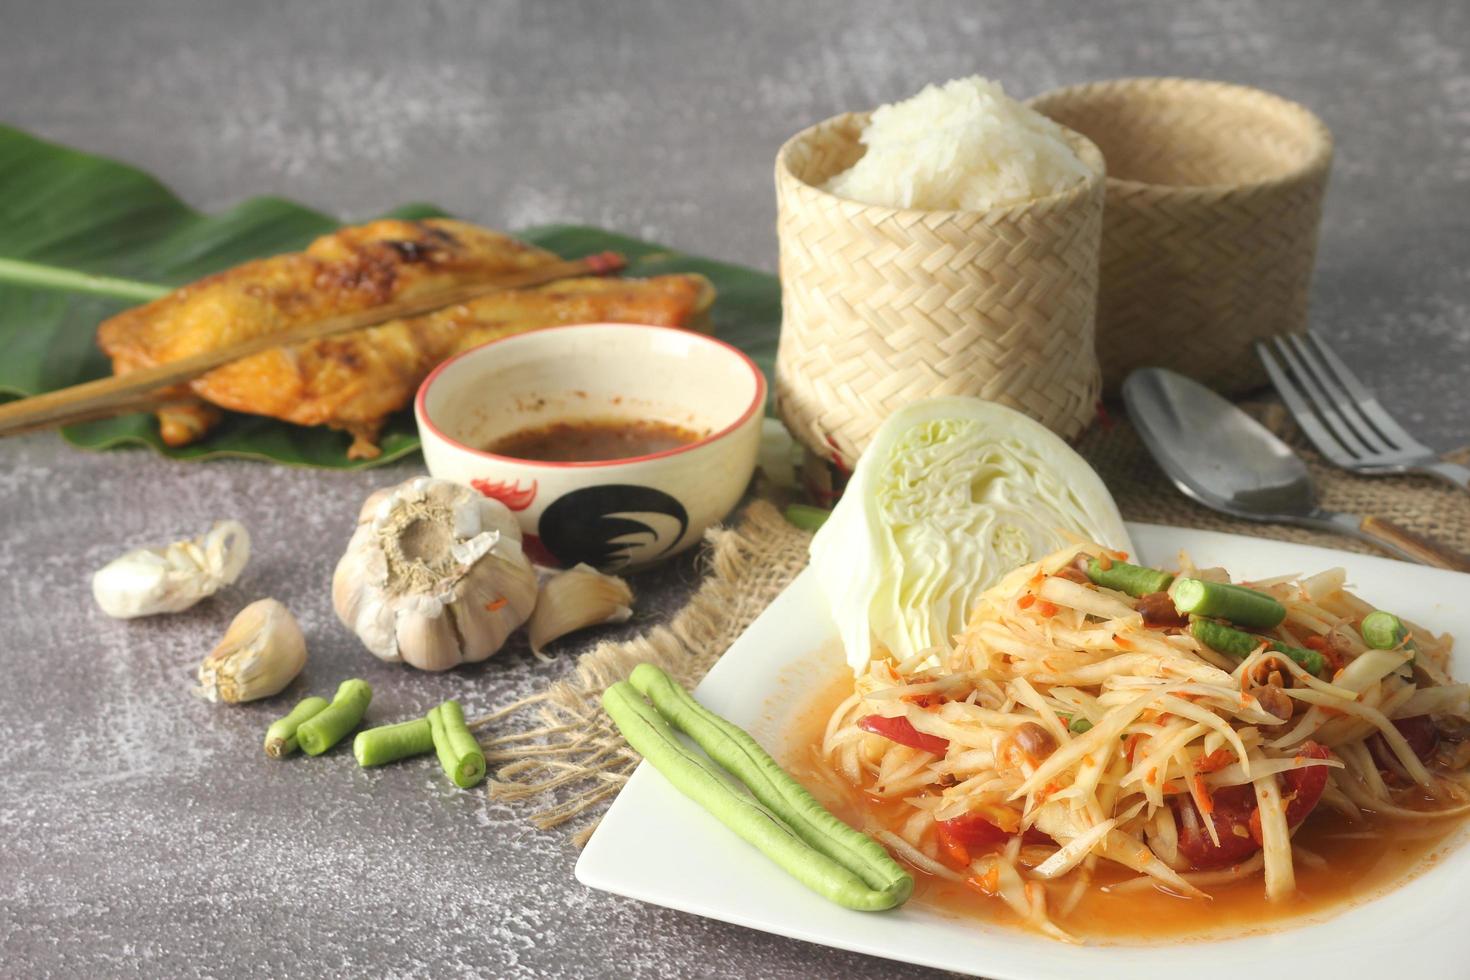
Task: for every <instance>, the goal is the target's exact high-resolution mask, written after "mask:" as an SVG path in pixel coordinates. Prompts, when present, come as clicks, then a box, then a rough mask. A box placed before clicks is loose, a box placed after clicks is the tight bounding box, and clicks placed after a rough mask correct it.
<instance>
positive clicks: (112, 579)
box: [92, 521, 250, 619]
mask: <svg viewBox="0 0 1470 980" xmlns="http://www.w3.org/2000/svg"><path fill="white" fill-rule="evenodd" d="M249 560H250V535H249V533H247V532H246V530H245V528H244V526H243V525H241V524H240V522H239V521H218V522H216V523H215V525H214V526H213V527H211V528H210V529H209V530H208V531H206V532H205V533H204V534H201V535H200V536H199V537H197V538H190V539H188V540H187V541H175V542H174V543H173V544H171V545H168V546H167V547H163V548H139V549H137V550H135V551H130V552H128V553H127V554H125V555H123V556H122V557H121V558H117V559H115V560H113V561H111V562H108V563H107V564H106V565H104V566H103V567H102V568H100V569H98V570H97V573H96V574H95V575H93V576H92V595H93V596H94V597H95V598H96V599H97V605H99V606H101V607H102V611H103V612H105V613H107V615H109V616H112V617H114V618H116V619H132V618H134V617H136V616H152V615H153V614H155V613H175V612H182V611H184V610H185V609H188V608H189V607H190V606H192V605H194V604H195V603H196V602H198V601H199V600H200V599H203V598H205V597H206V596H211V595H214V594H215V593H216V592H218V591H219V590H220V589H222V588H224V587H225V586H227V585H229V584H231V583H232V582H234V581H235V579H237V578H239V577H240V573H241V572H242V571H244V570H245V563H246V562H248V561H249Z"/></svg>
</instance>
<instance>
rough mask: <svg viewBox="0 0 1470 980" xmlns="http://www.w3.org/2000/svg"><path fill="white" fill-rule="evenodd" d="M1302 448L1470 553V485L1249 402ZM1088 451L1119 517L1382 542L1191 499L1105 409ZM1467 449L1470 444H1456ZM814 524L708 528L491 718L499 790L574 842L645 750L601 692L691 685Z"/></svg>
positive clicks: (776, 519) (747, 514)
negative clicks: (1345, 458) (662, 676)
mask: <svg viewBox="0 0 1470 980" xmlns="http://www.w3.org/2000/svg"><path fill="white" fill-rule="evenodd" d="M1245 407H1246V408H1247V410H1249V411H1250V412H1251V413H1252V414H1254V415H1255V416H1256V417H1257V418H1260V419H1261V420H1262V421H1264V422H1265V423H1266V424H1267V426H1269V427H1270V428H1272V429H1273V430H1275V431H1276V432H1278V433H1280V434H1281V435H1282V436H1284V437H1285V438H1286V439H1287V440H1288V441H1289V442H1291V443H1292V444H1293V445H1294V446H1295V447H1296V448H1297V449H1298V450H1299V451H1300V452H1301V453H1302V456H1303V457H1304V458H1306V460H1307V462H1308V465H1309V466H1310V467H1311V470H1312V477H1313V479H1314V480H1315V481H1316V483H1317V488H1318V492H1319V494H1320V496H1321V500H1322V503H1323V505H1324V506H1326V507H1329V508H1332V509H1336V510H1344V511H1348V512H1351V513H1356V514H1375V515H1377V516H1379V517H1386V518H1389V519H1390V520H1393V521H1396V522H1398V523H1400V524H1403V525H1405V526H1406V527H1408V528H1409V529H1410V530H1413V531H1418V532H1419V533H1421V534H1424V535H1427V536H1430V537H1433V538H1435V539H1437V540H1439V541H1442V542H1443V543H1445V544H1447V545H1450V546H1451V547H1454V548H1458V549H1459V550H1461V551H1464V552H1470V494H1466V493H1464V492H1462V491H1460V490H1456V489H1454V488H1453V487H1450V486H1448V485H1446V484H1444V483H1440V482H1439V481H1437V480H1433V479H1430V478H1428V477H1417V476H1409V477H1359V476H1353V475H1351V474H1348V473H1345V472H1343V471H1341V470H1338V469H1335V468H1333V467H1331V466H1329V465H1326V464H1324V463H1323V462H1322V460H1321V459H1320V457H1318V456H1317V455H1316V454H1315V453H1313V452H1312V451H1311V450H1309V449H1308V448H1307V447H1306V444H1305V443H1304V442H1303V441H1302V439H1301V437H1300V434H1299V433H1298V432H1296V430H1295V427H1294V426H1293V425H1292V424H1291V423H1290V421H1289V420H1288V419H1286V417H1285V415H1284V413H1283V411H1282V409H1281V407H1280V405H1279V404H1276V403H1274V402H1262V403H1255V404H1251V405H1247V406H1245ZM1077 449H1078V451H1079V452H1080V453H1081V454H1082V455H1083V456H1084V457H1086V458H1087V460H1088V462H1090V463H1091V464H1092V465H1093V466H1094V467H1095V468H1096V469H1097V471H1098V473H1099V474H1101V475H1102V478H1103V480H1104V481H1105V482H1106V483H1107V485H1108V488H1109V489H1110V490H1112V492H1113V496H1114V497H1115V498H1116V499H1117V501H1118V507H1119V508H1120V509H1121V510H1122V512H1123V516H1124V517H1125V518H1126V519H1128V520H1132V521H1146V522H1151V523H1156V524H1173V525H1178V526H1182V527H1194V528H1204V529H1208V530H1217V531H1234V532H1239V533H1246V534H1252V535H1257V536H1260V537H1265V538H1276V539H1279V540H1282V541H1299V542H1304V543H1308V544H1320V545H1325V546H1328V547H1333V548H1340V549H1344V550H1348V551H1362V552H1369V553H1372V552H1373V548H1372V547H1371V546H1368V545H1365V544H1362V543H1360V542H1358V541H1356V540H1354V539H1352V538H1346V537H1342V536H1339V535H1333V534H1328V533H1325V532H1321V531H1311V530H1304V529H1301V528H1294V527H1288V526H1286V525H1281V524H1255V523H1250V522H1246V521H1239V520H1236V519H1234V518H1231V517H1226V516H1224V515H1222V514H1217V513H1215V512H1214V511H1211V510H1207V509H1206V508H1204V507H1202V506H1200V505H1198V504H1196V503H1194V502H1193V501H1191V500H1189V499H1188V498H1186V497H1185V496H1183V495H1182V494H1181V493H1179V492H1178V491H1177V490H1176V489H1175V488H1174V486H1173V485H1172V484H1171V483H1169V481H1168V479H1167V478H1166V477H1165V476H1164V474H1163V472H1162V471H1161V470H1160V469H1159V468H1158V466H1157V465H1156V464H1155V463H1154V462H1153V459H1152V458H1151V457H1150V456H1149V454H1148V451H1147V450H1146V449H1145V448H1144V447H1143V444H1142V443H1141V442H1140V441H1139V439H1138V436H1137V434H1136V433H1135V432H1134V430H1133V428H1132V427H1131V426H1130V425H1129V424H1128V422H1127V421H1126V420H1125V419H1123V418H1122V417H1120V416H1116V415H1115V416H1114V417H1113V418H1111V419H1105V420H1102V421H1100V422H1098V423H1096V424H1094V425H1093V426H1092V427H1091V428H1090V429H1089V430H1088V431H1087V432H1085V433H1083V434H1082V436H1081V437H1080V438H1079V440H1078V442H1077ZM1456 455H1457V456H1460V457H1461V458H1463V457H1465V456H1467V455H1470V450H1461V451H1460V452H1459V453H1457V454H1456ZM808 540H809V535H807V534H806V533H804V532H802V531H799V530H797V529H796V528H794V527H792V526H791V525H790V524H788V523H787V522H786V521H785V520H784V519H783V518H782V516H781V513H780V511H779V510H778V509H777V508H776V507H775V506H774V505H773V504H772V503H771V502H769V501H767V500H763V499H757V500H755V501H753V502H752V503H750V504H749V505H748V506H747V507H746V508H745V509H744V510H743V511H742V512H741V513H740V514H739V515H738V517H737V518H736V520H735V521H734V522H733V523H732V524H731V525H730V526H727V527H721V528H715V529H712V530H711V531H709V533H708V535H707V539H706V542H705V553H704V557H703V563H704V571H705V574H704V579H703V581H702V583H701V584H700V586H699V588H698V590H697V591H696V592H695V594H694V596H693V598H691V599H690V601H689V603H688V605H686V606H685V607H684V608H683V609H682V610H680V611H679V612H678V613H677V614H675V616H674V617H673V619H672V620H671V621H670V622H669V623H668V624H667V625H663V626H658V627H656V628H654V629H653V630H651V631H649V632H647V633H645V634H643V635H642V636H640V637H638V638H636V639H633V640H631V641H627V642H621V643H604V644H602V645H600V646H598V647H595V648H594V649H592V650H591V651H589V652H588V653H586V654H584V655H583V656H582V657H581V658H580V659H579V660H578V662H577V666H576V668H575V669H574V670H573V672H572V674H571V675H570V676H569V677H568V678H566V679H564V680H561V681H558V682H556V683H554V684H552V685H551V686H550V687H548V688H547V689H546V690H545V691H543V692H541V693H539V694H536V695H533V696H531V697H529V698H525V699H523V700H520V701H517V702H515V703H514V704H510V705H507V706H505V707H504V708H502V709H501V710H499V711H497V712H495V713H494V714H493V715H491V716H489V717H487V718H485V719H483V721H482V723H481V725H477V727H481V726H483V727H482V730H487V731H489V732H494V733H497V734H495V735H494V737H489V738H485V739H483V740H482V744H484V745H485V747H486V758H487V760H488V761H489V763H490V765H491V766H492V767H496V771H495V774H494V778H493V779H491V780H490V781H489V792H490V795H491V796H492V797H493V798H496V799H501V800H521V801H527V803H528V818H529V819H530V820H531V821H532V822H533V823H534V824H535V825H536V826H538V827H540V828H542V829H549V828H552V827H558V826H562V825H566V824H569V823H570V824H571V826H573V827H575V828H576V832H575V833H573V834H572V838H571V839H572V840H573V841H575V842H576V843H578V844H581V843H583V842H585V841H586V839H587V837H588V836H590V834H591V832H592V829H593V827H594V826H595V820H596V818H597V816H598V815H600V814H601V813H602V811H603V810H604V809H605V807H606V805H607V803H608V802H609V801H610V800H611V799H612V797H613V796H615V795H617V792H618V790H619V789H621V788H622V786H623V783H624V782H626V781H627V778H628V775H629V774H630V773H631V772H632V770H633V767H634V766H635V765H636V764H637V762H638V756H637V754H636V753H634V752H633V750H632V749H630V748H629V747H628V746H627V744H626V743H624V742H623V740H622V738H621V736H619V735H618V732H617V730H616V729H615V728H614V727H613V725H612V723H611V722H610V721H609V720H608V718H607V716H606V715H605V714H604V713H603V711H602V708H601V706H600V704H599V702H598V698H599V697H600V695H601V693H602V691H603V690H604V689H605V688H606V687H607V686H608V685H610V684H612V683H613V682H614V681H617V680H621V679H622V678H624V677H626V676H627V674H628V672H629V671H630V670H632V668H633V667H634V666H635V665H636V664H638V663H640V662H642V661H645V660H647V661H652V662H654V663H656V664H658V665H659V666H661V667H663V668H664V669H665V670H667V671H669V672H670V673H671V674H672V675H673V676H675V677H677V678H678V679H679V681H680V682H682V683H683V684H685V685H686V686H691V687H692V686H693V685H694V684H696V683H697V682H698V681H699V679H700V678H702V677H703V676H704V674H705V672H706V671H708V670H709V668H710V667H711V666H713V665H714V662H715V661H716V660H718V659H719V657H720V655H721V654H723V653H724V652H725V650H726V649H727V648H728V647H729V646H730V644H731V643H733V642H734V641H735V638H736V637H738V636H739V635H740V634H741V633H742V632H744V630H745V628H746V627H747V626H749V625H750V623H751V621H752V620H754V619H755V618H756V617H757V616H758V615H760V613H761V611H762V610H764V609H765V608H766V606H767V605H768V604H769V603H770V602H771V600H772V599H774V598H775V597H776V596H777V595H778V594H779V593H780V592H781V590H782V589H784V588H786V586H787V585H788V584H789V583H790V582H791V580H792V579H793V578H795V577H796V574H797V573H798V572H800V571H801V570H802V568H803V567H804V566H805V565H806V549H807V542H808Z"/></svg>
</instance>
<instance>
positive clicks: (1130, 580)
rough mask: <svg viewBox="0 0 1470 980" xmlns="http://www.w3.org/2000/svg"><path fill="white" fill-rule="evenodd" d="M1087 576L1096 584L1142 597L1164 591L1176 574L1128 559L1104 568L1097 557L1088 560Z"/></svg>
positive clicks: (1136, 597) (1135, 596) (1138, 597)
mask: <svg viewBox="0 0 1470 980" xmlns="http://www.w3.org/2000/svg"><path fill="white" fill-rule="evenodd" d="M1087 577H1088V578H1090V579H1091V580H1092V582H1093V584H1094V585H1100V586H1102V587H1103V588H1105V589H1114V590H1115V591H1118V592H1126V593H1128V594H1129V595H1131V596H1133V597H1134V598H1135V599H1141V598H1143V597H1144V596H1146V595H1149V594H1150V593H1153V592H1163V591H1164V590H1165V589H1167V588H1168V587H1169V583H1171V582H1173V581H1174V576H1172V575H1170V574H1169V573H1168V572H1161V571H1159V570H1158V569H1157V568H1146V567H1144V566H1143V565H1130V564H1128V563H1127V562H1126V561H1115V562H1113V563H1112V565H1110V566H1109V567H1107V568H1103V567H1102V562H1100V561H1098V560H1097V559H1096V558H1093V559H1090V560H1089V561H1088V562H1087Z"/></svg>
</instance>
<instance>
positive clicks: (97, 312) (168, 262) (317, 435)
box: [0, 125, 781, 469]
mask: <svg viewBox="0 0 1470 980" xmlns="http://www.w3.org/2000/svg"><path fill="white" fill-rule="evenodd" d="M0 188H3V192H0V259H14V260H19V261H23V262H34V263H41V264H46V265H53V266H59V267H62V268H66V269H73V270H77V271H79V272H84V273H88V274H91V275H96V276H109V277H116V278H121V279H130V280H136V281H140V282H145V283H161V284H164V285H168V286H177V285H180V284H182V283H186V282H189V281H191V280H194V279H197V278H199V277H200V276H203V275H207V274H208V273H211V272H217V271H219V270H220V269H225V268H228V267H230V266H232V265H237V264H239V263H240V262H244V261H246V260H248V259H253V258H259V257H261V256H265V255H274V254H277V253H280V252H289V251H295V250H298V249H301V248H303V247H305V246H306V244H307V243H308V242H310V241H311V240H312V239H313V238H316V237H317V236H318V235H322V234H325V233H326V232H329V231H331V230H332V229H334V228H337V227H339V226H340V223H339V222H337V221H336V220H334V219H332V218H330V217H328V216H327V215H324V214H321V213H320V212H317V211H313V210H311V209H310V208H306V207H303V206H302V205H300V204H296V203H294V202H291V201H286V200H282V199H280V198H275V197H259V198H253V199H251V200H248V201H244V202H242V203H240V204H238V205H236V206H235V207H233V208H231V209H229V210H228V211H225V212H223V213H221V214H214V215H207V214H202V213H200V212H198V211H195V210H194V209H193V208H191V207H189V206H188V205H187V204H185V203H184V202H183V201H181V200H179V198H177V197H176V196H174V194H173V192H171V191H170V190H169V189H168V188H166V187H164V186H163V185H162V184H161V183H159V182H158V181H157V180H155V179H154V178H152V177H150V176H148V175H147V174H145V173H143V172H141V171H139V170H136V169H134V168H132V167H129V166H127V165H125V164H122V163H118V162H117V161H114V160H108V159H105V158H103V157H98V156H93V155H91V154H87V153H82V152H79V151H77V150H72V149H69V148H67V147H63V146H58V145H56V144H54V143H48V142H45V141H44V140H40V139H37V138H35V137H33V136H31V135H29V134H27V133H24V132H22V131H21V130H18V129H14V128H12V127H8V126H4V125H0ZM441 214H443V212H442V211H440V210H439V209H438V208H436V207H434V206H433V205H430V204H409V205H405V206H403V207H400V208H397V209H395V210H393V211H390V212H388V213H387V215H386V216H392V217H404V218H422V217H432V216H435V215H441ZM518 234H519V235H520V236H521V237H522V238H525V239H526V240H527V241H530V242H532V243H534V244H536V245H540V246H541V247H543V248H546V249H549V250H551V251H553V252H556V253H558V254H560V255H562V256H564V257H566V258H579V257H581V256H583V255H588V254H591V253H593V252H600V251H604V250H607V249H612V250H615V251H619V252H622V253H623V254H624V255H626V256H627V257H628V259H629V268H628V271H627V273H626V274H627V275H630V276H652V275H662V274H665V273H673V272H698V273H702V274H703V275H705V276H707V277H709V279H710V281H711V282H713V283H714V285H715V289H716V290H717V291H718V294H719V295H718V298H717V299H716V301H715V306H714V310H713V311H712V318H713V321H714V325H715V333H716V334H717V335H718V336H719V337H721V338H722V339H724V340H726V341H728V342H729V343H732V344H734V345H735V346H736V347H739V348H740V349H742V350H744V351H745V352H746V353H748V354H750V355H751V357H753V358H754V359H755V361H756V363H757V364H759V365H760V366H761V369H762V370H764V371H765V372H766V376H767V377H770V376H771V368H772V365H773V364H774V362H775V354H776V335H777V329H778V326H779V324H780V320H781V296H780V287H779V285H778V283H777V280H776V277H775V276H772V275H768V274H766V273H763V272H756V271H754V270H752V269H746V268H743V267H741V266H735V265H729V264H727V263H723V262H715V261H712V260H710V259H702V258H698V257H696V256H690V255H683V254H680V253H678V252H674V251H672V250H670V249H667V248H665V247H663V246H661V245H656V244H654V243H652V242H645V241H640V240H638V239H636V238H628V237H626V236H623V235H618V234H615V233H613V232H608V231H603V230H601V229H598V228H587V227H580V226H573V225H550V226H545V227H540V228H532V229H528V230H526V231H524V232H519V233H518ZM129 305H131V304H130V303H129V302H128V301H126V300H119V299H113V298H108V297H106V296H97V295H87V294H81V293H69V292H58V291H56V290H54V289H47V288H44V287H40V286H36V285H21V284H17V283H14V282H5V281H3V279H0V351H4V356H3V357H0V400H3V399H5V398H11V397H23V396H26V395H34V394H39V393H40V392H43V391H50V390H52V389H55V388H62V387H65V386H67V385H73V384H77V383H79V382H82V381H87V380H90V379H92V378H97V377H102V376H104V375H106V374H108V373H110V370H111V368H110V366H109V364H108V362H107V359H106V358H105V357H104V356H103V355H102V352H101V351H100V350H98V349H97V346H96V343H95V342H94V336H95V334H96V329H97V324H98V323H100V322H101V321H102V320H104V319H106V318H107V317H109V316H112V315H113V314H115V313H117V312H119V311H120V310H123V309H125V308H126V307H127V306H129ZM63 434H64V435H65V437H66V439H67V440H68V441H69V442H71V443H72V444H73V445H77V446H81V447H84V448H87V449H110V448H114V447H120V446H139V445H141V446H148V447H151V448H152V449H154V450H156V451H157V452H160V453H163V454H164V455H166V456H172V457H174V458H175V459H212V458H218V457H224V456H232V457H246V458H252V459H261V460H270V461H273V462H277V463H284V464H288V465H295V466H317V467H327V468H332V469H357V468H360V467H366V466H375V465H380V464H382V463H386V462H390V461H392V460H395V459H398V458H400V457H402V456H404V455H407V454H408V453H411V452H414V451H415V450H417V449H418V445H419V441H418V435H417V433H416V432H415V431H414V423H413V414H412V412H411V411H407V410H405V411H403V412H400V413H398V414H397V415H395V416H394V417H393V418H391V419H389V420H388V424H387V425H386V426H385V427H384V430H383V435H382V441H381V445H382V449H383V454H382V455H381V456H379V457H378V458H377V459H374V460H349V459H348V458H347V446H348V443H349V441H350V440H349V438H348V437H347V436H346V435H344V434H343V433H340V432H334V431H332V430H330V429H326V428H323V427H316V428H305V427H302V426H296V425H291V424H290V423H287V422H279V421H276V420H274V419H268V418H264V417H261V416H254V415H238V414H234V413H227V414H226V416H225V420H224V422H223V423H221V424H220V425H219V426H218V427H217V428H215V429H214V430H213V431H211V432H210V434H209V435H208V437H207V438H205V439H204V440H202V441H201V442H199V443H197V444H195V445H192V446H185V447H183V448H181V449H173V448H170V447H168V446H165V445H164V444H163V442H162V440H160V439H159V437H158V427H157V425H156V423H155V422H154V420H153V418H152V416H147V415H129V416H123V417H120V418H115V419H105V420H102V421H98V422H88V423H85V424H82V425H75V426H71V427H68V428H67V429H65V430H64V432H63Z"/></svg>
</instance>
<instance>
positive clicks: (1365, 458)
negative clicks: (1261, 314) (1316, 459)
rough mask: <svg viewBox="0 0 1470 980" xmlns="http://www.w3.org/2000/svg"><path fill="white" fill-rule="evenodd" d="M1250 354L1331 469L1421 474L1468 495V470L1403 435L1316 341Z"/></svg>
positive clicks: (1277, 341) (1295, 340)
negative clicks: (1439, 480) (1454, 487)
mask: <svg viewBox="0 0 1470 980" xmlns="http://www.w3.org/2000/svg"><path fill="white" fill-rule="evenodd" d="M1273 350H1274V353H1273ZM1256 353H1257V354H1258V355H1260V358H1261V363H1262V364H1264V365H1265V367H1266V373H1267V374H1269V375H1270V376H1271V383H1272V384H1273V385H1275V386H1276V391H1277V392H1278V393H1280V395H1281V400H1282V401H1284V402H1285V403H1286V407H1287V409H1288V410H1289V411H1290V412H1291V414H1292V417H1293V418H1295V419H1296V424H1297V425H1299V426H1301V429H1302V432H1303V433H1305V434H1306V437H1307V438H1308V439H1309V440H1311V442H1312V445H1314V446H1316V447H1317V451H1318V452H1320V453H1321V454H1322V455H1323V456H1326V457H1327V458H1328V459H1329V460H1331V461H1332V462H1333V463H1335V464H1336V465H1338V466H1340V467H1342V468H1343V469H1345V470H1352V471H1353V472H1355V473H1367V474H1379V473H1426V474H1429V475H1430V476H1437V477H1439V478H1440V479H1441V480H1444V481H1446V482H1448V483H1453V484H1454V485H1455V486H1457V487H1459V488H1460V489H1462V490H1470V467H1465V466H1461V465H1460V464H1459V463H1452V462H1450V461H1449V460H1445V459H1441V458H1440V457H1439V456H1438V455H1437V454H1436V453H1435V452H1434V450H1432V449H1430V448H1429V447H1428V446H1426V445H1424V444H1423V443H1421V442H1419V440H1417V439H1415V438H1414V437H1413V436H1411V435H1409V433H1407V432H1405V431H1404V427H1403V426H1401V425H1399V424H1398V423H1397V422H1395V421H1394V419H1393V416H1392V415H1389V414H1388V412H1387V411H1386V410H1385V409H1384V408H1383V406H1382V405H1380V404H1379V403H1378V399H1377V398H1375V397H1374V396H1373V392H1371V391H1369V390H1368V388H1367V387H1366V386H1365V385H1364V384H1363V383H1362V382H1361V381H1359V380H1358V378H1357V376H1356V375H1354V374H1353V372H1352V371H1350V370H1348V366H1347V365H1346V364H1344V363H1343V362H1342V358H1340V357H1338V356H1337V354H1335V353H1333V350H1332V348H1331V347H1329V346H1327V343H1326V342H1325V341H1324V340H1322V338H1321V337H1318V336H1317V335H1316V334H1314V333H1311V332H1308V333H1307V334H1306V335H1305V336H1298V335H1296V334H1287V335H1286V336H1284V337H1275V338H1272V340H1271V343H1270V345H1269V346H1268V345H1267V343H1266V342H1265V341H1256ZM1278 358H1279V359H1278Z"/></svg>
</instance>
